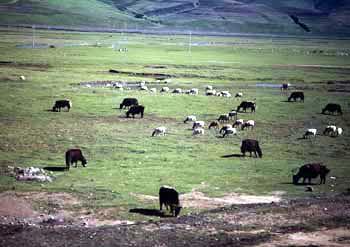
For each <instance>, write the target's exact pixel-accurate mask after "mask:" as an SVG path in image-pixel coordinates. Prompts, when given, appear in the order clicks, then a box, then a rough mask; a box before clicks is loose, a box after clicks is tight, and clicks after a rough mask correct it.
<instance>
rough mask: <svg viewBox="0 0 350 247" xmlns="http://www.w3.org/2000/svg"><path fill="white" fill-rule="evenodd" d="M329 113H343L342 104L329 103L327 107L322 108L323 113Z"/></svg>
mask: <svg viewBox="0 0 350 247" xmlns="http://www.w3.org/2000/svg"><path fill="white" fill-rule="evenodd" d="M326 112H328V113H332V114H333V113H337V114H339V115H343V112H342V110H341V106H340V105H339V104H334V103H329V104H327V105H326V106H325V108H323V109H322V114H326Z"/></svg>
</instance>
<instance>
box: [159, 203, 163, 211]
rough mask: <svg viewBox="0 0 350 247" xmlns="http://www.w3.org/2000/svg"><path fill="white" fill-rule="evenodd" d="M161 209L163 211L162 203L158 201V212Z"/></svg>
mask: <svg viewBox="0 0 350 247" xmlns="http://www.w3.org/2000/svg"><path fill="white" fill-rule="evenodd" d="M162 209H163V203H162V202H161V201H159V211H162Z"/></svg>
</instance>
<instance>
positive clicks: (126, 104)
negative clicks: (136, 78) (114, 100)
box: [119, 98, 139, 109]
mask: <svg viewBox="0 0 350 247" xmlns="http://www.w3.org/2000/svg"><path fill="white" fill-rule="evenodd" d="M138 104H139V102H138V100H137V99H135V98H125V99H123V102H122V103H120V105H119V109H123V108H126V107H130V106H133V105H138Z"/></svg>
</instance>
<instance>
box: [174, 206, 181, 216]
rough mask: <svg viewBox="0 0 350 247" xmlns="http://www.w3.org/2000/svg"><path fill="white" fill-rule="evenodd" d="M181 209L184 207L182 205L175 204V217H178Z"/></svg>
mask: <svg viewBox="0 0 350 247" xmlns="http://www.w3.org/2000/svg"><path fill="white" fill-rule="evenodd" d="M181 209H182V207H181V206H178V205H176V206H175V217H177V216H178V215H179V214H180V211H181Z"/></svg>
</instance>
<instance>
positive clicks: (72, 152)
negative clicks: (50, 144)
mask: <svg viewBox="0 0 350 247" xmlns="http://www.w3.org/2000/svg"><path fill="white" fill-rule="evenodd" d="M78 161H81V164H82V166H84V167H85V166H86V164H87V161H86V159H85V157H84V156H83V153H82V152H81V150H80V149H69V150H68V151H67V152H66V169H67V170H69V168H70V165H71V164H72V165H73V164H74V163H75V167H77V165H78Z"/></svg>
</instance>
